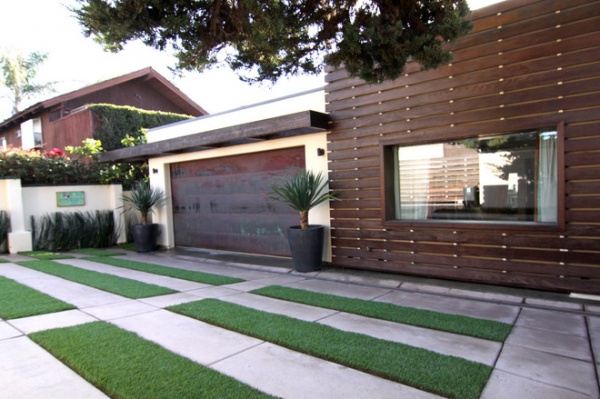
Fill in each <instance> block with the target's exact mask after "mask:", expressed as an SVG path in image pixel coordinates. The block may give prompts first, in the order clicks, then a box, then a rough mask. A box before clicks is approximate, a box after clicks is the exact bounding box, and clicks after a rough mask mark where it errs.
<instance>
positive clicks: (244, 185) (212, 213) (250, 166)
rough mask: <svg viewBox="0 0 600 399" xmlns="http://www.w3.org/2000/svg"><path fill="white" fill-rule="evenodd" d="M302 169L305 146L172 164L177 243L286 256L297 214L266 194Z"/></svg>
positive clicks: (174, 224)
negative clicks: (288, 235) (275, 184)
mask: <svg viewBox="0 0 600 399" xmlns="http://www.w3.org/2000/svg"><path fill="white" fill-rule="evenodd" d="M304 169H305V150H304V147H294V148H285V149H278V150H271V151H263V152H257V153H251V154H241V155H234V156H228V157H221V158H210V159H200V160H193V161H187V162H179V163H172V164H171V165H170V174H171V192H172V201H173V222H174V223H173V226H174V236H175V246H183V247H196V248H207V249H216V250H226V251H235V252H246V253H258V254H267V255H280V256H281V255H282V256H289V247H288V243H287V228H288V226H290V225H295V224H298V216H297V213H296V212H295V211H294V210H291V209H290V208H289V207H287V206H285V205H284V204H281V203H279V202H277V201H272V200H270V199H269V198H268V197H267V194H268V193H269V192H270V187H271V185H272V184H273V183H280V182H281V181H283V180H285V179H286V178H288V177H290V176H293V175H294V174H296V173H298V172H300V171H302V170H304Z"/></svg>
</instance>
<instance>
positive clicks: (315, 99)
mask: <svg viewBox="0 0 600 399" xmlns="http://www.w3.org/2000/svg"><path fill="white" fill-rule="evenodd" d="M308 110H310V111H317V112H322V113H325V92H324V90H322V89H315V90H308V91H306V92H303V93H298V94H296V95H292V96H287V97H282V98H279V99H275V100H272V101H267V102H264V103H259V104H256V105H253V106H247V107H242V108H238V109H235V110H232V111H227V112H222V113H219V114H213V115H207V116H203V117H199V118H196V119H192V120H189V121H182V122H178V123H174V124H171V125H167V126H162V127H158V128H154V129H150V130H149V131H148V135H147V138H148V142H149V143H153V142H158V141H162V140H166V139H172V138H176V137H183V136H187V135H191V134H198V133H202V132H209V131H213V130H216V129H221V128H225V127H230V126H237V125H241V124H245V123H251V122H257V121H261V120H265V119H270V118H275V117H278V116H283V115H290V114H294V113H298V112H304V111H308ZM301 146H303V147H304V149H305V161H306V168H307V170H312V171H314V172H316V173H318V172H322V174H323V175H324V176H327V175H328V161H327V152H326V151H325V155H321V156H319V155H318V153H317V149H319V148H320V149H324V150H326V149H327V134H326V133H325V132H322V133H313V134H306V135H301V136H295V137H289V138H284V139H277V140H266V141H262V142H257V143H252V144H243V145H237V146H231V147H222V148H216V149H210V150H204V151H197V152H190V153H185V154H178V155H172V156H165V157H159V158H152V159H150V160H149V168H150V171H151V173H150V184H151V185H152V186H153V187H160V188H162V189H163V190H164V191H165V193H166V194H167V195H168V197H169V201H168V202H167V204H166V206H163V207H161V208H160V209H158V210H157V212H155V218H154V221H155V222H156V223H159V224H160V225H161V229H162V233H161V235H160V237H159V239H158V244H159V245H161V246H163V247H166V248H172V247H174V246H175V237H174V228H173V213H172V209H173V204H172V201H171V195H172V193H171V181H170V164H172V163H178V162H186V161H194V160H202V159H210V158H220V157H228V156H233V155H240V154H252V153H259V152H263V151H270V150H277V149H285V148H293V147H301ZM154 171H156V172H154ZM265 194H267V193H265ZM309 223H311V224H321V225H324V226H325V227H326V229H325V231H326V250H325V253H324V260H326V261H331V235H330V228H329V227H330V225H331V223H330V211H329V204H328V203H323V204H321V205H319V206H317V207H315V208H313V209H312V210H311V211H310V214H309Z"/></svg>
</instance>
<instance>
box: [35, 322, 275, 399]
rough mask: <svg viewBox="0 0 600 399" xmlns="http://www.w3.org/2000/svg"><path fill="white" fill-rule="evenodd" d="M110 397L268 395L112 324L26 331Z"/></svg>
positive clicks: (134, 398) (181, 397)
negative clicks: (31, 332) (35, 331)
mask: <svg viewBox="0 0 600 399" xmlns="http://www.w3.org/2000/svg"><path fill="white" fill-rule="evenodd" d="M30 337H31V339H33V340H34V341H35V342H37V343H38V344H40V345H41V346H42V347H44V348H45V349H46V350H48V351H49V352H50V353H52V354H53V355H54V356H55V357H57V358H58V359H59V360H61V361H62V362H63V363H65V364H67V365H68V366H69V367H70V368H72V369H73V370H75V371H76V372H77V373H78V374H79V375H81V376H82V377H83V378H85V379H86V380H88V381H90V382H91V383H92V384H94V385H95V386H97V387H98V388H99V389H101V390H102V391H103V392H105V393H106V394H107V395H108V396H110V397H111V398H119V399H142V398H143V399H158V398H177V399H186V398H190V399H191V398H210V399H212V398H232V399H238V398H269V397H270V396H268V395H266V394H264V393H262V392H260V391H258V390H256V389H254V388H252V387H250V386H248V385H245V384H243V383H241V382H239V381H236V380H235V379H233V378H231V377H228V376H225V375H223V374H219V373H218V372H216V371H214V370H211V369H209V368H208V367H204V366H202V365H200V364H198V363H195V362H193V361H191V360H189V359H186V358H184V357H182V356H178V355H176V354H174V353H172V352H170V351H168V350H166V349H164V348H162V347H160V346H159V345H156V344H154V343H152V342H149V341H146V340H144V339H143V338H140V337H139V336H138V335H136V334H134V333H131V332H128V331H125V330H122V329H119V328H118V327H115V326H113V325H112V324H108V323H104V322H94V323H88V324H83V325H80V326H76V327H67V328H60V329H54V330H47V331H41V332H37V333H33V334H31V335H30Z"/></svg>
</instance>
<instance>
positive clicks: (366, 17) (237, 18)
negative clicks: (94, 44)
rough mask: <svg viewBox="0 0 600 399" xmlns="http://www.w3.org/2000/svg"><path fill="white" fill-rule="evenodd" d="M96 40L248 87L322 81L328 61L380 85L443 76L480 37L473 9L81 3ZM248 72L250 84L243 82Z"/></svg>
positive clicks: (339, 2)
mask: <svg viewBox="0 0 600 399" xmlns="http://www.w3.org/2000/svg"><path fill="white" fill-rule="evenodd" d="M78 3H79V6H78V7H75V8H73V9H72V11H74V12H75V14H76V15H77V18H78V19H79V22H80V23H81V25H82V26H83V29H84V33H85V34H86V35H87V36H93V37H95V38H96V40H98V41H99V42H101V43H103V44H104V45H105V47H106V48H107V49H109V50H111V51H119V50H121V49H122V48H123V45H124V44H125V43H127V42H128V41H131V40H137V39H140V40H142V41H143V42H144V43H145V44H146V45H148V46H151V47H154V48H156V49H159V50H165V49H167V48H169V47H173V49H174V50H175V51H176V54H177V58H178V63H177V66H176V68H177V69H180V70H203V69H205V68H207V67H211V66H214V65H217V64H220V63H222V62H224V63H226V64H228V65H229V66H230V67H231V68H232V69H234V70H236V71H237V72H238V73H239V74H240V75H242V78H243V79H245V80H248V81H263V80H271V81H276V80H277V79H279V78H280V77H282V76H284V75H294V74H299V73H318V72H320V71H321V70H322V68H323V61H325V62H326V63H329V64H331V65H333V66H336V67H338V66H340V65H343V66H344V67H345V68H346V69H347V70H348V72H349V74H350V75H351V76H357V77H360V78H362V79H364V80H366V81H367V82H371V83H374V82H380V81H383V80H387V79H395V78H397V77H398V76H400V75H401V74H402V73H403V71H404V67H405V65H406V63H407V62H408V61H409V60H411V59H412V60H415V61H417V62H419V63H420V64H421V65H422V67H423V68H425V69H429V68H436V67H438V66H440V65H443V64H445V63H447V62H449V61H450V60H451V54H450V53H449V52H448V50H447V49H446V48H445V47H444V43H446V42H450V41H453V40H455V39H457V38H459V37H461V36H463V35H465V34H466V33H467V32H468V31H469V29H470V28H471V23H470V21H468V20H467V18H466V17H467V15H468V13H469V8H468V6H467V2H466V0H430V1H422V0H402V1H400V0H78ZM244 73H245V75H244Z"/></svg>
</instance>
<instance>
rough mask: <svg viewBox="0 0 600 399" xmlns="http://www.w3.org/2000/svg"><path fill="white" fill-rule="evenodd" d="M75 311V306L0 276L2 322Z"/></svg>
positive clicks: (0, 314)
mask: <svg viewBox="0 0 600 399" xmlns="http://www.w3.org/2000/svg"><path fill="white" fill-rule="evenodd" d="M70 309H75V306H73V305H71V304H69V303H66V302H63V301H60V300H58V299H56V298H52V297H51V296H50V295H46V294H44V293H42V292H39V291H37V290H34V289H33V288H30V287H27V286H25V285H23V284H20V283H17V282H16V281H14V280H11V279H9V278H6V277H2V276H0V318H2V319H4V320H11V319H18V318H21V317H28V316H36V315H40V314H46V313H54V312H60V311H63V310H70Z"/></svg>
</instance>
